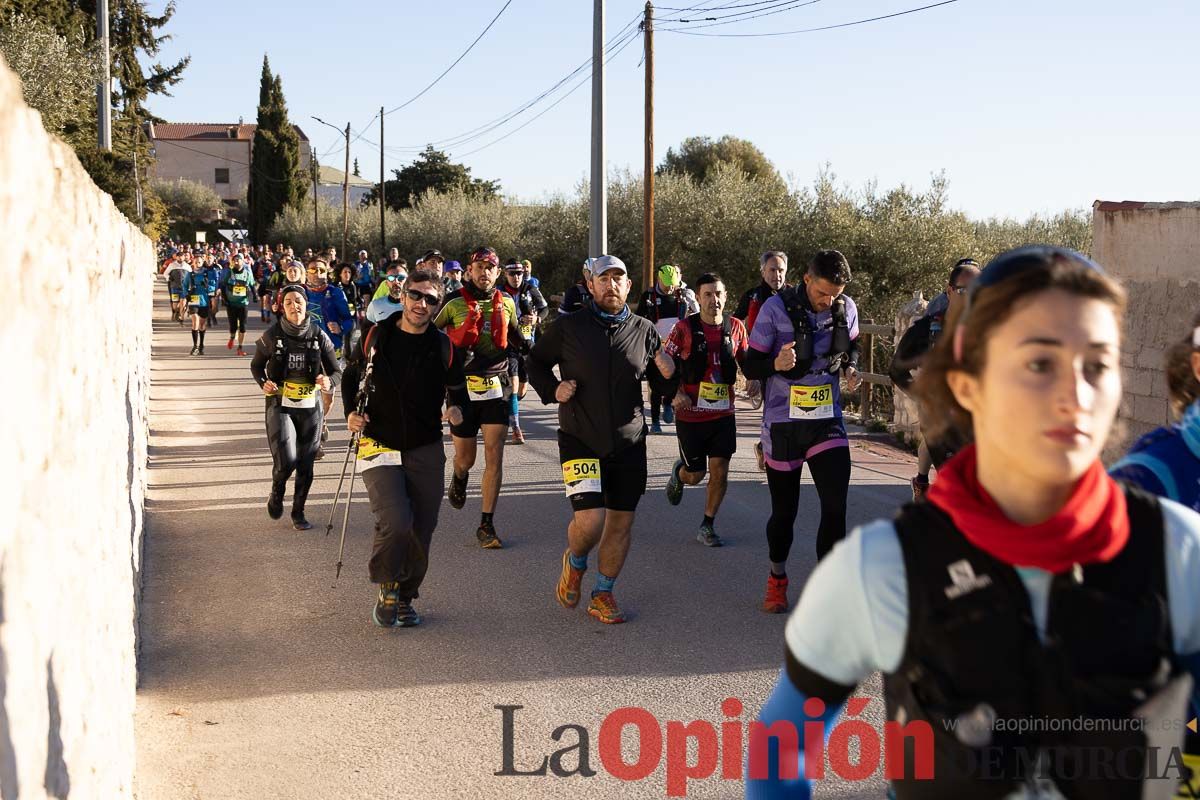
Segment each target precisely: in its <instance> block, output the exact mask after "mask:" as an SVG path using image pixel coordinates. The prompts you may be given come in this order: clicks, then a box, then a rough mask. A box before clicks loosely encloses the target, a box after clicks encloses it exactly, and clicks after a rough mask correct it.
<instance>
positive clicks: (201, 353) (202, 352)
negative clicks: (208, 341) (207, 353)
mask: <svg viewBox="0 0 1200 800" xmlns="http://www.w3.org/2000/svg"><path fill="white" fill-rule="evenodd" d="M196 355H198V356H202V355H204V345H200V349H199V350H197V351H196Z"/></svg>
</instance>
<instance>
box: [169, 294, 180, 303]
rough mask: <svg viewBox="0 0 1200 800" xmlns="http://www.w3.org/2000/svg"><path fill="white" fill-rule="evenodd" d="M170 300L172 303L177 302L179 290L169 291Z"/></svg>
mask: <svg viewBox="0 0 1200 800" xmlns="http://www.w3.org/2000/svg"><path fill="white" fill-rule="evenodd" d="M171 302H172V303H178V302H179V292H171Z"/></svg>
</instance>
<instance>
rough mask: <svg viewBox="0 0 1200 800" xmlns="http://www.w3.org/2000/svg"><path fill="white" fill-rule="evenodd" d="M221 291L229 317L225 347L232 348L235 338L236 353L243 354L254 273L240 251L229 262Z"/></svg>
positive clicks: (252, 294) (252, 292)
mask: <svg viewBox="0 0 1200 800" xmlns="http://www.w3.org/2000/svg"><path fill="white" fill-rule="evenodd" d="M221 293H222V294H223V295H224V296H225V314H226V316H228V317H229V343H228V344H226V345H225V349H226V350H232V349H233V344H234V339H235V338H236V339H237V354H238V355H239V356H244V355H246V350H245V347H244V345H245V343H246V313H247V309H248V308H249V305H250V300H251V299H252V298H253V296H254V273H252V272H251V271H250V268H249V267H247V266H246V262H245V261H244V260H243V259H242V256H241V254H240V253H238V254H235V255H234V256H233V259H232V260H231V261H230V262H229V275H228V276H226V278H225V282H224V283H222V284H221Z"/></svg>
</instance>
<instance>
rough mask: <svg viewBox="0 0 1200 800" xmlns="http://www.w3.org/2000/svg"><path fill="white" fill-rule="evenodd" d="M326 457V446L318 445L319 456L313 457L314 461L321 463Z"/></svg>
mask: <svg viewBox="0 0 1200 800" xmlns="http://www.w3.org/2000/svg"><path fill="white" fill-rule="evenodd" d="M324 457H325V445H323V444H319V445H317V454H316V455H314V456H313V461H320V460H321V459H322V458H324Z"/></svg>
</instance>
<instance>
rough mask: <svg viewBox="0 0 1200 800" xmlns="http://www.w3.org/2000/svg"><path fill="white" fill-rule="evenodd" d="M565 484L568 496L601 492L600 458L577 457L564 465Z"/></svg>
mask: <svg viewBox="0 0 1200 800" xmlns="http://www.w3.org/2000/svg"><path fill="white" fill-rule="evenodd" d="M562 472H563V485H564V486H565V487H566V489H567V497H574V496H575V495H577V494H587V493H589V492H599V491H601V490H602V487H601V484H600V459H598V458H575V459H572V460H570V461H568V462H566V463H565V464H563V465H562Z"/></svg>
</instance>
